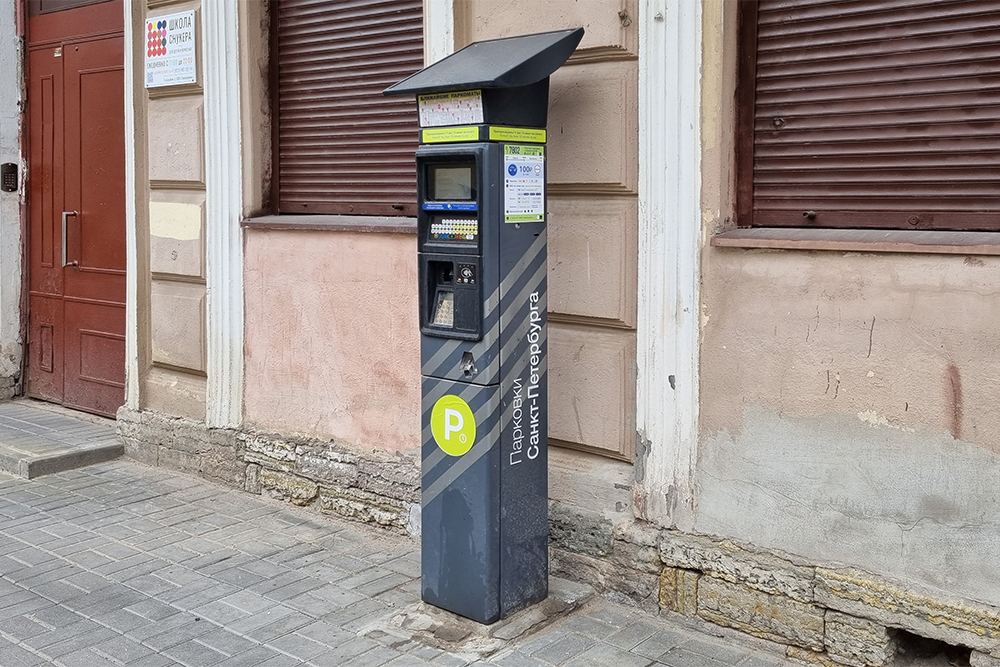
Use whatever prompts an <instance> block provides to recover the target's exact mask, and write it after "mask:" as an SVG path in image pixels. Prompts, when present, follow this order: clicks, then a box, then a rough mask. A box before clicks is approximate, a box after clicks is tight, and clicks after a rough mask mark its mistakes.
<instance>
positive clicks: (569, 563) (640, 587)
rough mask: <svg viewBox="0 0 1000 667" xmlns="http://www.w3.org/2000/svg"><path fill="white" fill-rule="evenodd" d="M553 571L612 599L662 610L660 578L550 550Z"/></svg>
mask: <svg viewBox="0 0 1000 667" xmlns="http://www.w3.org/2000/svg"><path fill="white" fill-rule="evenodd" d="M549 558H550V569H551V573H552V574H553V575H555V576H559V577H565V578H567V579H572V580H573V581H585V582H587V583H588V584H590V585H591V586H593V587H594V589H595V590H597V591H598V592H600V593H607V594H609V595H610V597H611V598H612V599H614V598H615V597H618V596H620V597H622V598H627V599H628V600H630V601H631V602H632V603H634V604H636V605H638V606H639V607H641V608H642V609H644V610H646V611H649V612H654V613H655V612H657V611H658V610H659V607H660V603H659V597H660V575H659V574H649V573H646V572H640V571H638V570H632V569H629V568H626V567H622V566H620V565H616V564H615V563H611V562H609V561H608V560H605V559H601V558H593V557H590V556H585V555H583V554H578V553H573V552H570V551H565V550H563V549H550V550H549Z"/></svg>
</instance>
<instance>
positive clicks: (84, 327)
mask: <svg viewBox="0 0 1000 667" xmlns="http://www.w3.org/2000/svg"><path fill="white" fill-rule="evenodd" d="M116 8H117V12H115V9H116ZM120 17H121V3H120V2H107V3H103V4H100V5H94V6H91V7H82V8H78V9H72V10H66V11H60V12H54V13H50V14H46V15H43V16H32V17H31V18H30V19H29V44H30V46H29V55H28V154H29V157H28V197H27V200H28V217H29V228H28V255H29V264H28V281H29V297H28V322H29V327H28V328H29V334H28V346H29V349H28V374H27V380H28V382H27V389H28V395H29V396H33V397H36V398H41V399H44V400H48V401H54V402H57V403H62V404H64V405H67V406H70V407H74V408H78V409H81V410H86V411H88V412H94V413H97V414H103V415H108V416H113V415H114V413H115V411H116V410H117V409H118V407H119V406H120V405H121V404H122V403H123V402H124V391H125V389H124V388H125V129H124V113H125V111H124V78H123V54H124V50H123V49H124V44H123V40H122V35H121V31H120V25H121V18H120ZM114 19H117V20H114ZM109 20H110V21H111V22H110V24H109ZM116 27H117V28H118V29H117V30H116V29H115V28H116ZM109 28H110V30H109ZM81 29H82V30H85V31H86V32H85V34H82V35H81V34H79V33H80V31H81ZM87 33H89V34H87ZM39 41H41V42H42V43H38V42H39Z"/></svg>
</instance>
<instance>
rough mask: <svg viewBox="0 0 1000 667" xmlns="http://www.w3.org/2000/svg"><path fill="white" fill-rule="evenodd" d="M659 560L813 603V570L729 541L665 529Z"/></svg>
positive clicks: (668, 564)
mask: <svg viewBox="0 0 1000 667" xmlns="http://www.w3.org/2000/svg"><path fill="white" fill-rule="evenodd" d="M660 558H661V559H662V561H663V564H664V565H667V566H670V567H678V568H684V569H687V570H701V571H702V572H705V573H706V574H711V575H713V576H715V577H717V578H720V579H725V580H726V581H729V582H732V583H734V584H743V585H745V586H749V587H750V588H755V589H757V590H759V591H763V592H765V593H772V594H780V595H785V596H788V597H790V598H792V599H793V600H798V601H800V602H812V601H813V581H814V578H815V569H814V568H811V567H803V566H801V565H795V564H794V563H792V562H791V561H788V560H786V559H784V558H780V557H778V556H774V555H772V554H767V553H759V552H753V551H748V550H746V549H744V548H742V547H740V546H739V545H736V544H734V543H733V542H730V541H729V540H712V539H709V538H707V537H701V536H697V535H688V534H686V533H679V532H677V531H673V530H665V531H663V532H662V534H661V536H660Z"/></svg>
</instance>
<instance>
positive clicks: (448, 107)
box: [417, 90, 483, 127]
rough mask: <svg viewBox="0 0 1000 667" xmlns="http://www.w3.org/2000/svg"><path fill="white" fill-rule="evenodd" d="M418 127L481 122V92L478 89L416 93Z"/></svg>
mask: <svg viewBox="0 0 1000 667" xmlns="http://www.w3.org/2000/svg"><path fill="white" fill-rule="evenodd" d="M417 111H418V112H419V114H420V127H439V126H441V125H466V124H469V123H482V122H483V94H482V92H481V91H478V90H463V91H459V92H457V93H437V94H435V95H418V96H417Z"/></svg>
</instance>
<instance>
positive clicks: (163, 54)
mask: <svg viewBox="0 0 1000 667" xmlns="http://www.w3.org/2000/svg"><path fill="white" fill-rule="evenodd" d="M194 45H195V34H194V11H190V12H180V13H179V14H168V15H166V16H151V17H149V18H147V19H146V87H147V88H158V87H160V86H178V85H181V84H185V83H197V81H198V61H197V60H196V59H195V50H194V49H195V46H194Z"/></svg>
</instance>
